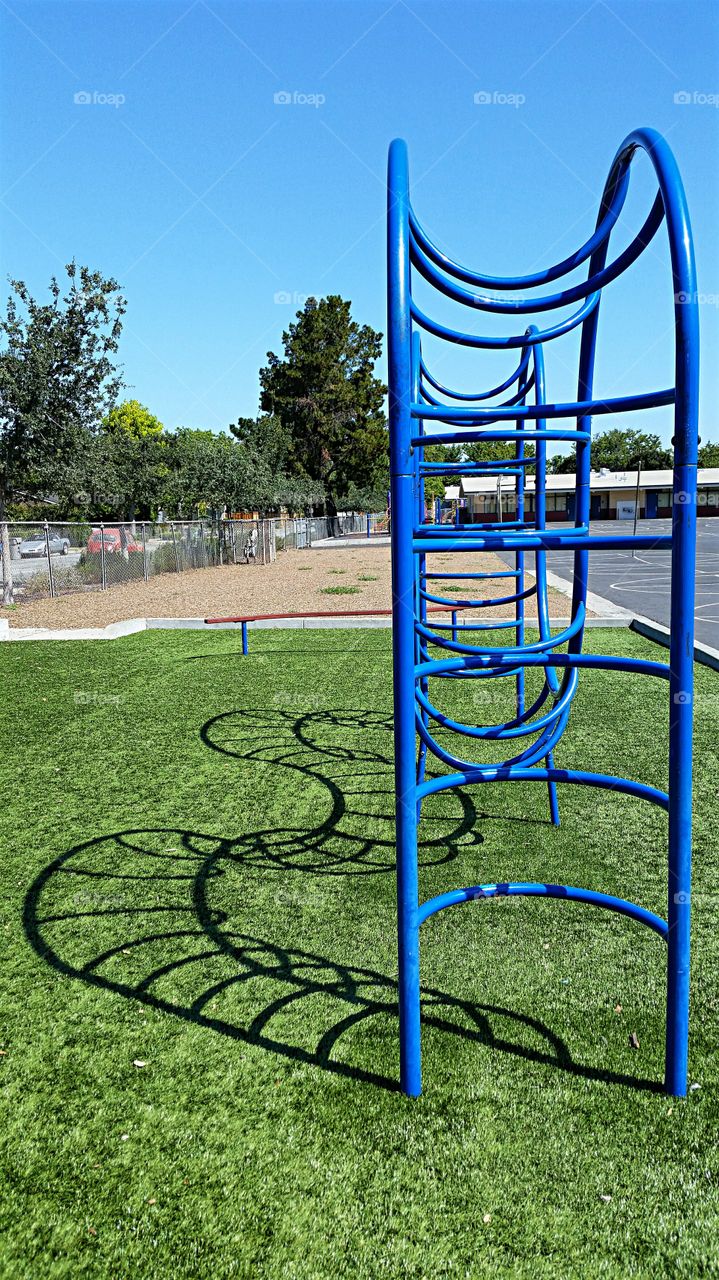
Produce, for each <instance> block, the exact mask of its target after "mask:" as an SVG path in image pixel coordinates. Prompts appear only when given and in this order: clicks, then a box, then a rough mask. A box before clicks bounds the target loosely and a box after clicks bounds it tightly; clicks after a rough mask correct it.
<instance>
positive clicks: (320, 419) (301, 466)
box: [260, 294, 387, 517]
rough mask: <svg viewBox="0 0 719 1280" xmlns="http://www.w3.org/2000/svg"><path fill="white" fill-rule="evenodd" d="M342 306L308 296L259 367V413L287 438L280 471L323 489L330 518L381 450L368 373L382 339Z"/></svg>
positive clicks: (336, 300)
mask: <svg viewBox="0 0 719 1280" xmlns="http://www.w3.org/2000/svg"><path fill="white" fill-rule="evenodd" d="M350 306H351V304H350V303H349V302H346V301H344V300H343V299H342V298H340V297H339V296H337V295H336V294H332V295H330V296H329V297H327V298H321V299H320V300H319V301H318V300H317V299H316V298H308V300H307V302H306V303H305V306H304V309H303V310H302V311H298V312H297V319H296V321H295V322H294V323H293V324H291V325H290V326H289V329H288V330H287V331H286V332H285V333H283V335H282V342H283V347H284V357H283V358H281V357H279V356H277V355H275V354H274V353H273V352H271V351H270V352H268V353H267V361H268V362H267V365H266V366H265V367H264V368H263V369H261V370H260V385H261V388H262V391H261V397H260V408H261V410H263V411H264V412H265V413H268V414H273V415H276V416H277V417H278V418H279V420H280V422H281V424H282V426H283V428H284V430H285V431H286V433H287V436H288V439H289V442H290V447H289V451H288V457H287V464H288V467H289V469H290V470H291V471H292V472H294V473H295V474H298V475H303V476H306V477H308V478H309V479H310V480H312V481H315V482H316V483H318V484H321V485H322V486H323V488H324V491H325V495H326V496H325V505H326V510H327V514H328V515H329V516H331V517H334V516H336V514H337V511H338V509H339V504H340V503H341V502H342V501H343V500H344V499H345V498H346V497H347V495H348V493H349V491H350V487H351V486H352V485H354V486H362V485H366V484H370V483H372V481H373V480H374V478H375V475H376V472H377V466H378V464H379V463H380V462H381V461H382V460H383V458H384V457H385V456H386V452H387V428H386V421H385V417H384V413H383V412H382V405H383V401H384V396H385V393H386V390H387V389H386V387H385V386H384V385H383V383H382V382H380V380H379V378H376V377H375V376H374V366H375V361H376V360H377V359H378V357H379V355H380V352H381V344H382V335H381V334H380V333H377V332H376V331H375V330H374V329H372V328H370V326H369V325H359V324H357V323H356V321H354V320H353V319H352V316H351V313H350Z"/></svg>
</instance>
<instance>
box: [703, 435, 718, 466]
mask: <svg viewBox="0 0 719 1280" xmlns="http://www.w3.org/2000/svg"><path fill="white" fill-rule="evenodd" d="M698 457H699V466H700V467H719V444H717V443H716V442H715V441H713V440H707V442H706V444H702V445H700V446H699V455H698Z"/></svg>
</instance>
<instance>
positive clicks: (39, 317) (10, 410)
mask: <svg viewBox="0 0 719 1280" xmlns="http://www.w3.org/2000/svg"><path fill="white" fill-rule="evenodd" d="M65 270H66V273H67V277H68V281H69V284H68V286H67V288H66V292H65V293H64V294H63V292H62V289H61V287H60V284H59V283H58V281H57V279H56V278H55V277H53V278H52V280H51V281H50V300H49V302H39V301H37V300H36V299H35V298H33V297H32V295H31V293H30V291H29V289H28V287H27V285H26V284H24V283H23V281H22V280H11V282H10V284H11V288H12V293H11V295H10V298H9V299H8V303H7V309H6V312H5V315H4V317H3V318H2V319H1V320H0V334H2V337H3V339H4V343H5V346H4V349H3V350H2V352H0V522H2V521H4V517H5V511H6V504H7V502H8V500H9V499H11V498H12V497H14V496H16V495H17V494H18V493H19V492H21V491H23V492H30V493H36V492H38V491H41V490H42V488H43V486H46V485H47V484H48V483H51V482H52V474H53V469H54V468H59V467H62V466H63V465H65V464H67V463H68V462H69V461H70V459H71V458H72V457H73V456H76V455H77V453H78V451H79V450H80V449H82V448H83V447H84V446H85V444H86V442H87V438H88V436H89V435H92V434H94V433H95V432H97V431H98V430H99V425H100V422H101V420H102V418H103V416H104V414H106V413H107V411H108V410H109V408H110V407H111V406H112V404H114V402H115V400H116V399H117V394H118V391H119V388H120V385H121V377H120V374H119V372H118V370H117V368H116V365H115V355H116V352H117V349H118V344H119V339H120V333H121V330H122V317H123V315H124V312H125V300H124V298H122V296H121V295H120V293H119V286H118V284H117V282H116V281H115V280H111V279H105V278H104V277H103V276H102V275H101V274H100V272H98V271H90V269H89V267H78V266H77V264H76V263H74V262H71V263H69V264H68V266H67V267H66V268H65ZM2 527H3V547H2V561H3V603H4V604H10V603H11V602H12V596H13V587H12V576H11V567H10V553H9V546H8V539H7V533H6V528H5V525H4V524H3V526H2Z"/></svg>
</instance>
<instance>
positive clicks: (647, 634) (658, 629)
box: [629, 614, 719, 671]
mask: <svg viewBox="0 0 719 1280" xmlns="http://www.w3.org/2000/svg"><path fill="white" fill-rule="evenodd" d="M629 629H630V631H636V633H637V635H639V636H644V638H645V640H653V641H654V643H655V644H660V645H661V646H662V648H663V649H668V648H669V646H670V644H671V632H670V631H669V628H668V627H664V626H662V624H661V622H652V620H651V618H643V617H642V616H641V614H635V616H634V617H633V618H632V620H631V622H630V624H629ZM694 661H695V662H698V663H700V664H701V666H703V667H711V668H712V670H713V671H719V650H717V649H712V648H711V647H710V646H709V645H708V644H702V643H701V642H700V641H699V640H695V642H694Z"/></svg>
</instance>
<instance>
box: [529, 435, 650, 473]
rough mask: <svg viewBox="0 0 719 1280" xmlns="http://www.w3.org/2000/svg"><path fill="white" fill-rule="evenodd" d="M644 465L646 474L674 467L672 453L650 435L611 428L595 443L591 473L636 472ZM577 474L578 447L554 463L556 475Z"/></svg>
mask: <svg viewBox="0 0 719 1280" xmlns="http://www.w3.org/2000/svg"><path fill="white" fill-rule="evenodd" d="M640 463H641V466H642V470H643V471H662V470H664V469H665V468H667V467H671V465H672V452H671V449H667V448H665V446H664V445H663V444H662V442H661V440H660V439H659V436H657V435H654V434H653V433H652V432H647V431H634V430H631V429H630V428H625V427H611V428H610V429H609V430H608V431H602V432H600V433H599V434H598V435H597V436H595V438H594V439H593V440H592V470H594V471H600V470H602V469H604V468H606V469H607V471H636V469H637V467H638V466H639V464H640ZM576 470H577V450H576V445H573V446H572V452H571V453H569V454H564V455H562V456H560V457H559V458H558V459H555V460H554V466H553V471H554V472H555V474H556V473H559V474H562V475H567V474H570V475H573V474H575V473H576Z"/></svg>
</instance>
